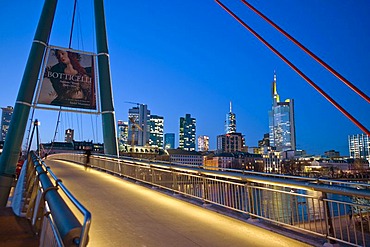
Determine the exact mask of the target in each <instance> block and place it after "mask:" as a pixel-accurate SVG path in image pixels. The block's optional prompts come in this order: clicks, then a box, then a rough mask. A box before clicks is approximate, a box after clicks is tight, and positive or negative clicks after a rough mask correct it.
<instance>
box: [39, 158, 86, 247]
mask: <svg viewBox="0 0 370 247" xmlns="http://www.w3.org/2000/svg"><path fill="white" fill-rule="evenodd" d="M38 158H39V157H38ZM40 161H41V164H42V165H43V166H44V168H45V169H46V171H47V172H48V173H49V174H50V176H51V177H52V178H53V179H54V181H55V186H59V187H60V188H61V189H62V191H63V192H64V194H65V195H66V196H67V198H68V199H69V200H70V201H71V202H72V203H73V205H75V206H76V208H77V209H78V210H79V211H80V212H81V213H82V214H83V215H84V222H83V225H82V232H81V237H80V241H79V242H80V243H79V245H80V246H86V245H87V242H88V232H89V229H90V224H91V213H90V212H89V211H88V210H87V209H86V208H85V207H84V206H83V205H82V204H81V203H80V202H79V201H78V200H77V199H76V197H75V196H74V195H73V194H72V193H71V192H70V191H69V190H68V189H67V187H66V186H65V185H64V184H63V182H62V180H60V179H59V178H58V177H57V176H56V175H55V174H54V172H53V171H52V170H51V169H50V167H49V166H46V164H45V162H44V161H42V160H41V159H40Z"/></svg>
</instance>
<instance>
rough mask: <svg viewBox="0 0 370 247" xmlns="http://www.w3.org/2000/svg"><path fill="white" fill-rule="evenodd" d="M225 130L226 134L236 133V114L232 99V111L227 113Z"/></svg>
mask: <svg viewBox="0 0 370 247" xmlns="http://www.w3.org/2000/svg"><path fill="white" fill-rule="evenodd" d="M225 132H226V134H230V133H236V115H235V113H233V111H232V105H231V101H230V112H229V113H228V114H226V124H225Z"/></svg>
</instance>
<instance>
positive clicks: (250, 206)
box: [245, 181, 257, 220]
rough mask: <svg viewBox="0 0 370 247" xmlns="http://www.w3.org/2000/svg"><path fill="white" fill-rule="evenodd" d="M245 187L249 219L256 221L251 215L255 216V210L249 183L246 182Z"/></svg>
mask: <svg viewBox="0 0 370 247" xmlns="http://www.w3.org/2000/svg"><path fill="white" fill-rule="evenodd" d="M245 186H246V192H247V198H248V205H249V217H250V220H257V218H256V217H255V216H254V215H253V214H256V209H255V202H254V201H255V200H254V197H253V189H252V187H251V182H249V181H248V182H247V183H246V184H245Z"/></svg>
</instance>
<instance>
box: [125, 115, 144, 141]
mask: <svg viewBox="0 0 370 247" xmlns="http://www.w3.org/2000/svg"><path fill="white" fill-rule="evenodd" d="M128 119H129V120H130V122H131V146H134V145H135V132H136V128H137V129H138V130H140V131H143V129H142V128H141V127H140V126H139V125H138V124H137V123H136V119H137V116H133V117H129V118H128Z"/></svg>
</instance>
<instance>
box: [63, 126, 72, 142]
mask: <svg viewBox="0 0 370 247" xmlns="http://www.w3.org/2000/svg"><path fill="white" fill-rule="evenodd" d="M74 133H75V131H74V130H73V129H67V130H66V132H65V135H64V141H65V142H73V139H74Z"/></svg>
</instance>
